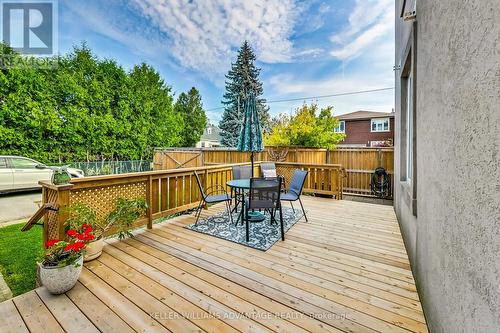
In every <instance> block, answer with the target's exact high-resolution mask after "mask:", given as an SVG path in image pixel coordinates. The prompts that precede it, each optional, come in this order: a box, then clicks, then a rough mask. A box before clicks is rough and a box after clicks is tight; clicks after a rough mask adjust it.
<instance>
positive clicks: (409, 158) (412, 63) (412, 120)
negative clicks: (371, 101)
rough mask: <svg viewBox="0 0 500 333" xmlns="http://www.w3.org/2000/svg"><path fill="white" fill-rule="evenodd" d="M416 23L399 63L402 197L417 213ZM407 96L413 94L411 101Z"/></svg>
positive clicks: (414, 212)
mask: <svg viewBox="0 0 500 333" xmlns="http://www.w3.org/2000/svg"><path fill="white" fill-rule="evenodd" d="M416 24H417V22H413V25H412V28H411V32H410V36H409V38H408V40H407V44H406V48H405V51H404V53H403V56H402V57H401V63H400V68H401V72H400V77H399V79H400V90H399V96H400V115H399V116H400V119H399V121H398V124H399V134H398V138H399V146H400V148H399V157H400V158H399V160H400V161H399V171H400V172H399V173H400V179H399V181H400V184H401V188H402V194H403V198H404V199H405V201H406V202H407V204H408V206H409V207H411V208H410V209H411V210H412V213H413V215H414V216H417V183H418V182H417V137H418V133H417V118H418V114H417V113H418V110H417V84H418V81H417V52H416V47H417V45H416V43H417V26H416ZM408 96H410V97H411V100H409V98H408Z"/></svg>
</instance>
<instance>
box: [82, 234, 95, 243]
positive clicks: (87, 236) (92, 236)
mask: <svg viewBox="0 0 500 333" xmlns="http://www.w3.org/2000/svg"><path fill="white" fill-rule="evenodd" d="M93 239H94V235H86V236H85V239H84V240H85V241H87V242H89V241H91V240H93Z"/></svg>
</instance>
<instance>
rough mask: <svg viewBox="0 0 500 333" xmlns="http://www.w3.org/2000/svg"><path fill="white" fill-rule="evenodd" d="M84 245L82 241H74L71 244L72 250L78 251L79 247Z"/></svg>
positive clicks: (81, 247)
mask: <svg viewBox="0 0 500 333" xmlns="http://www.w3.org/2000/svg"><path fill="white" fill-rule="evenodd" d="M84 246H85V244H84V243H81V242H76V243H74V244H73V251H75V252H78V251H80V250H81V249H83V247H84Z"/></svg>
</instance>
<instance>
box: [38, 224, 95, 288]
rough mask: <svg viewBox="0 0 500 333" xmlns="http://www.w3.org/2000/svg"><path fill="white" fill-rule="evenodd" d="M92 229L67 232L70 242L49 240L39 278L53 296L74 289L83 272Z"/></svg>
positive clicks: (40, 264)
mask: <svg viewBox="0 0 500 333" xmlns="http://www.w3.org/2000/svg"><path fill="white" fill-rule="evenodd" d="M90 232H92V228H87V231H86V232H85V233H79V232H77V231H76V230H74V229H70V230H68V232H67V235H68V240H67V241H64V240H49V241H47V243H46V244H45V245H46V250H45V253H44V255H43V258H42V260H41V262H40V263H39V264H38V267H39V269H38V277H39V279H40V282H41V284H42V285H44V286H45V287H46V288H47V290H48V291H49V292H50V293H52V294H62V293H65V292H67V291H68V290H70V289H71V288H73V286H74V285H75V283H76V281H77V280H78V277H79V276H80V273H81V272H82V264H83V251H84V250H85V245H86V244H87V242H88V241H89V240H90V239H91V238H92V237H90V236H89V234H90Z"/></svg>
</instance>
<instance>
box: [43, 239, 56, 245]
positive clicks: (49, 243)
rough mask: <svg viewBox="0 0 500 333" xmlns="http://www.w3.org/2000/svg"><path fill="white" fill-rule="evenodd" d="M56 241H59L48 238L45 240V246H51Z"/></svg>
mask: <svg viewBox="0 0 500 333" xmlns="http://www.w3.org/2000/svg"><path fill="white" fill-rule="evenodd" d="M57 243H59V241H58V240H57V239H50V240H48V241H47V243H45V246H46V247H51V246H54V245H56V244H57Z"/></svg>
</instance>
